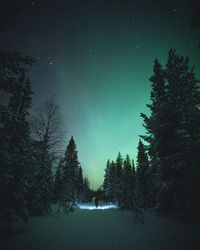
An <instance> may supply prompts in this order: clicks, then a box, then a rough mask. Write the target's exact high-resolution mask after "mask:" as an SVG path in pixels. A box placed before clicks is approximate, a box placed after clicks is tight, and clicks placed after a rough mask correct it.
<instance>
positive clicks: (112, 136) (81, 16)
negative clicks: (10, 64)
mask: <svg viewBox="0 0 200 250" xmlns="http://www.w3.org/2000/svg"><path fill="white" fill-rule="evenodd" d="M192 15H193V9H192V8H191V6H190V2H189V0H182V1H180V0H170V1H158V0H152V1H149V0H138V1H132V0H90V1H89V0H71V1H70V0H48V1H47V0H40V1H39V0H38V1H33V0H32V1H29V0H7V1H2V0H1V2H0V37H1V39H0V48H1V49H3V50H9V51H11V50H16V49H17V50H20V51H22V52H24V54H25V55H31V56H32V57H34V58H35V59H36V63H35V65H34V66H33V67H32V70H31V72H30V78H31V82H32V88H33V91H34V93H35V94H34V96H33V107H36V106H37V105H40V104H41V103H42V102H44V101H45V100H46V99H47V98H48V97H50V96H51V95H52V94H55V95H56V97H57V102H58V104H59V105H60V109H61V113H62V116H63V119H64V122H65V126H66V130H67V131H68V134H67V136H66V144H67V143H68V140H69V138H70V137H71V135H73V136H74V138H75V142H76V144H77V149H78V151H79V160H80V162H81V165H82V167H83V171H84V174H85V176H87V177H88V178H89V180H90V183H91V186H92V187H93V188H97V187H98V186H99V185H101V184H102V182H103V176H104V169H105V165H106V161H107V159H108V158H110V159H111V160H115V159H116V157H117V153H118V152H119V151H120V152H121V153H122V155H123V156H125V155H126V154H127V153H128V154H129V155H130V157H131V158H134V160H136V155H137V144H138V140H139V137H138V135H139V134H144V133H145V130H144V128H143V126H142V118H140V112H144V113H148V112H149V111H148V109H147V108H146V104H147V103H149V97H150V90H151V88H150V82H149V80H148V79H149V77H150V76H151V75H152V69H153V61H154V59H155V58H158V59H159V60H160V61H161V63H163V64H164V65H165V64H166V60H167V56H168V50H169V49H170V48H176V49H177V52H178V53H180V54H183V55H189V57H190V59H191V60H190V62H191V65H195V67H196V71H195V72H196V74H197V76H198V78H200V71H199V67H200V62H199V59H198V58H199V54H200V49H199V48H198V47H197V44H198V33H197V31H195V30H193V29H192V28H191V27H190V22H191V16H192Z"/></svg>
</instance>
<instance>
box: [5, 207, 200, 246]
mask: <svg viewBox="0 0 200 250" xmlns="http://www.w3.org/2000/svg"><path fill="white" fill-rule="evenodd" d="M90 205H91V204H88V206H90ZM198 227H199V225H198V224H191V225H189V224H188V225H187V224H181V223H176V222H174V221H172V220H170V219H167V218H158V217H156V216H154V215H152V214H151V213H149V212H145V213H144V215H143V216H141V217H139V219H136V218H135V215H134V214H133V213H132V212H129V211H126V210H119V209H105V210H101V209H94V210H87V209H79V208H76V209H75V212H73V213H68V214H65V215H57V216H45V217H37V218H32V219H31V220H30V221H29V223H28V224H27V225H23V226H22V225H18V229H19V231H18V233H17V234H15V235H12V236H9V237H7V236H4V237H2V239H1V247H0V248H1V250H11V249H12V250H18V249H19V250H151V249H152V250H197V249H200V244H199V235H198Z"/></svg>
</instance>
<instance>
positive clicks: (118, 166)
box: [115, 152, 123, 205]
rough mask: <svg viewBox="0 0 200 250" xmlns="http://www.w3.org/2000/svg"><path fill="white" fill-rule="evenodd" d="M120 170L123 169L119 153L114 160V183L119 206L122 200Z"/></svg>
mask: <svg viewBox="0 0 200 250" xmlns="http://www.w3.org/2000/svg"><path fill="white" fill-rule="evenodd" d="M122 168H123V159H122V156H121V153H120V152H119V153H118V156H117V159H116V182H115V192H116V199H117V201H118V203H119V205H120V203H121V200H122Z"/></svg>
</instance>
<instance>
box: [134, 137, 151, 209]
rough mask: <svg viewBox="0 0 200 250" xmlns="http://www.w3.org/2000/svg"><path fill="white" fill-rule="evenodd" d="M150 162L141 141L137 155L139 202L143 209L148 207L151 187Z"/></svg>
mask: <svg viewBox="0 0 200 250" xmlns="http://www.w3.org/2000/svg"><path fill="white" fill-rule="evenodd" d="M148 168H149V161H148V156H147V153H146V150H145V146H144V144H143V143H142V141H141V140H139V144H138V155H137V201H138V204H139V205H140V206H141V207H142V208H146V207H148V200H149V187H148V181H147V180H148V176H147V174H148Z"/></svg>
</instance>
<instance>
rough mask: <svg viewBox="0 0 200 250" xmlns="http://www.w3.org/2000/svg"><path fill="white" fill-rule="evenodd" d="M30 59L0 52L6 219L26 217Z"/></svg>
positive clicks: (0, 177) (0, 204)
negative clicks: (4, 100)
mask: <svg viewBox="0 0 200 250" xmlns="http://www.w3.org/2000/svg"><path fill="white" fill-rule="evenodd" d="M33 62H34V60H33V59H32V58H31V57H24V56H23V55H22V54H21V53H20V52H13V53H10V52H6V53H5V52H0V90H2V91H4V92H5V93H7V94H9V97H8V98H9V101H8V106H3V105H0V123H1V126H0V141H1V146H0V158H1V168H0V182H1V187H0V197H1V200H0V212H1V215H2V216H3V218H4V219H5V220H6V221H7V223H8V229H10V227H11V224H12V222H13V221H14V220H17V219H18V218H22V219H24V220H25V221H26V220H27V218H28V217H27V216H28V211H27V190H28V184H27V172H28V168H29V166H30V158H31V153H30V151H29V148H30V145H31V144H30V136H29V124H28V122H27V120H26V116H27V115H28V114H29V113H28V109H29V108H30V107H31V104H32V97H31V96H32V91H31V86H30V81H29V79H28V78H27V76H26V73H27V71H28V66H30V65H32V64H33Z"/></svg>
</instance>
